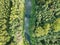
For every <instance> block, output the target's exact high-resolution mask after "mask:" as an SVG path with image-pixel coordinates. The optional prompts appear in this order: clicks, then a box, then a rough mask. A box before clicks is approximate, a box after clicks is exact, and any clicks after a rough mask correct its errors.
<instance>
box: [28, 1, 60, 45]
mask: <svg viewBox="0 0 60 45" xmlns="http://www.w3.org/2000/svg"><path fill="white" fill-rule="evenodd" d="M32 2H34V3H32V4H33V5H32V6H33V8H32V9H33V10H32V11H31V15H30V27H29V31H30V38H31V40H30V41H31V45H60V43H59V42H60V40H59V38H60V35H59V32H60V0H34V1H32ZM58 35H59V36H58Z"/></svg>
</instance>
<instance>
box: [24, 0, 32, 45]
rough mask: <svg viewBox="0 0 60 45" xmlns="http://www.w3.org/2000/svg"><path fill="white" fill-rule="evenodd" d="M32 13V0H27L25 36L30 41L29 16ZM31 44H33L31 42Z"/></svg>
mask: <svg viewBox="0 0 60 45" xmlns="http://www.w3.org/2000/svg"><path fill="white" fill-rule="evenodd" d="M30 14H31V0H25V27H24V28H25V30H24V31H25V37H26V39H27V40H28V41H29V43H30V36H29V29H28V28H29V16H30ZM30 45H31V44H30Z"/></svg>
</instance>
